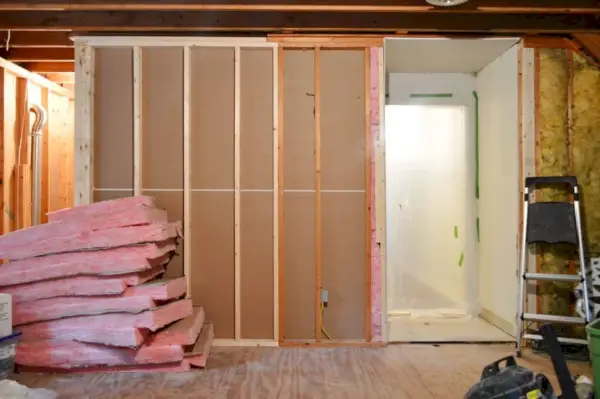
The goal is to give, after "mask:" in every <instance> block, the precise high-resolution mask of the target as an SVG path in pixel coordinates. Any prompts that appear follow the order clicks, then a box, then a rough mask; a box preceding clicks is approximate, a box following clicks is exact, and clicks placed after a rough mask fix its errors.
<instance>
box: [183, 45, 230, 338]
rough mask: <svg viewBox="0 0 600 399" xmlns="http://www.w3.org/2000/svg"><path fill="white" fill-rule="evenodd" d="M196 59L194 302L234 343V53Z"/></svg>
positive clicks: (209, 52)
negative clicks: (202, 307) (202, 308)
mask: <svg viewBox="0 0 600 399" xmlns="http://www.w3.org/2000/svg"><path fill="white" fill-rule="evenodd" d="M190 57H191V72H190V74H191V75H190V84H191V87H190V95H191V104H190V110H191V112H190V117H191V126H190V128H191V132H190V134H191V159H190V164H191V171H190V172H191V188H192V201H191V221H192V239H191V245H192V265H191V268H192V281H191V287H192V299H193V301H194V304H195V305H202V306H204V308H205V310H206V315H207V320H209V321H212V322H213V323H214V326H215V334H216V336H217V337H218V338H234V323H235V303H234V299H235V298H234V296H235V294H234V288H235V286H234V284H235V280H234V196H233V179H234V175H233V170H234V142H233V129H234V126H233V123H234V58H233V57H234V50H233V49H232V48H192V50H191V54H190ZM215 190H216V191H215ZM223 190H225V191H223Z"/></svg>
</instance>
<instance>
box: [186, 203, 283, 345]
mask: <svg viewBox="0 0 600 399" xmlns="http://www.w3.org/2000/svg"><path fill="white" fill-rule="evenodd" d="M191 206H192V218H191V220H192V226H193V238H192V240H193V244H192V281H191V287H192V300H193V302H194V305H195V306H198V305H202V306H204V310H205V311H206V320H207V321H210V322H212V323H213V325H214V328H215V336H216V337H217V338H234V323H235V302H234V299H235V298H234V295H235V294H234V268H233V262H234V246H233V239H234V235H233V233H234V230H233V193H232V192H193V193H192V203H191ZM268 311H269V312H271V313H272V309H269V310H268Z"/></svg>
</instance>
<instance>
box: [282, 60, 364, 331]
mask: <svg viewBox="0 0 600 399" xmlns="http://www.w3.org/2000/svg"><path fill="white" fill-rule="evenodd" d="M283 55H284V59H283V63H284V66H283V75H284V81H283V93H284V94H283V95H284V98H283V121H284V123H283V143H284V144H283V146H284V154H283V159H285V161H284V163H283V166H284V168H283V169H284V172H283V190H284V193H283V208H284V211H283V212H284V234H283V237H285V238H284V239H283V241H282V245H283V248H284V263H283V264H284V270H285V275H284V277H283V278H284V288H283V292H284V293H285V298H284V312H285V314H286V315H287V316H286V317H285V325H284V331H283V337H284V339H285V340H309V339H317V340H319V339H321V335H322V331H321V328H320V327H321V325H320V324H321V323H322V325H323V326H324V327H325V329H326V331H327V332H328V333H329V334H330V335H331V338H332V339H354V340H360V339H365V335H366V334H367V331H366V327H365V324H366V323H367V320H366V314H367V312H366V311H365V309H366V308H367V303H366V302H365V298H366V297H367V295H368V293H369V292H368V291H369V290H368V288H367V275H366V272H365V270H369V271H370V269H367V268H366V265H367V264H369V263H370V258H369V259H368V260H367V249H368V248H367V243H369V245H370V236H371V234H370V229H368V226H367V225H366V224H367V223H369V222H370V214H368V211H367V202H368V200H367V198H368V196H367V193H368V190H367V186H366V184H367V182H369V184H370V181H369V180H368V179H370V176H369V178H368V177H367V176H366V175H365V173H367V172H366V171H367V170H368V168H367V167H368V164H367V162H368V159H367V153H366V149H365V145H366V143H367V131H366V126H367V122H368V120H369V119H370V115H369V117H367V113H366V106H367V102H368V101H369V96H370V90H368V88H369V86H368V84H369V80H368V79H367V78H369V76H370V75H368V74H367V69H366V68H369V66H368V65H370V53H369V52H367V51H366V50H364V49H343V50H342V49H339V50H328V49H304V50H298V49H285V50H284V51H283ZM366 63H367V66H365V65H366ZM342 70H343V71H344V72H343V73H341V71H342ZM367 216H369V218H367ZM321 288H322V289H323V290H326V291H327V293H328V295H327V296H328V298H327V300H328V301H327V302H328V306H327V308H326V309H325V310H324V311H323V316H322V320H321V314H320V306H321V295H320V290H321ZM315 310H317V311H315ZM369 310H370V309H369ZM291 315H293V316H291ZM315 316H316V317H315ZM323 338H324V339H325V338H327V337H326V335H325V334H324V333H323Z"/></svg>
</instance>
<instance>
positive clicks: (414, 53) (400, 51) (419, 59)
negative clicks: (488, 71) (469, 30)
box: [385, 38, 519, 73]
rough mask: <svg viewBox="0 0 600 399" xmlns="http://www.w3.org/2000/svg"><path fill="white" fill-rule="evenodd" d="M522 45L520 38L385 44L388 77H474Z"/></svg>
mask: <svg viewBox="0 0 600 399" xmlns="http://www.w3.org/2000/svg"><path fill="white" fill-rule="evenodd" d="M518 42H519V39H518V38H489V39H443V38H418V39H417V38H415V39H413V38H398V39H386V40H385V68H386V72H387V73H475V72H478V71H480V70H481V69H483V68H484V67H485V66H486V65H488V64H489V63H491V62H492V61H494V60H495V59H496V58H498V57H499V56H500V55H502V54H503V53H504V52H505V51H506V50H508V49H509V48H511V47H512V46H514V45H515V44H516V43H518Z"/></svg>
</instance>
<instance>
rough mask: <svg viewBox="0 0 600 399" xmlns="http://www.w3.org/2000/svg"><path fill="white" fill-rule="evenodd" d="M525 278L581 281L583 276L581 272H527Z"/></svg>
mask: <svg viewBox="0 0 600 399" xmlns="http://www.w3.org/2000/svg"><path fill="white" fill-rule="evenodd" d="M525 280H539V281H565V282H573V283H579V282H580V281H581V276H580V275H579V274H549V273H525Z"/></svg>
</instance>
